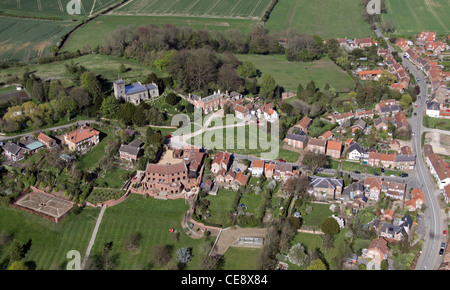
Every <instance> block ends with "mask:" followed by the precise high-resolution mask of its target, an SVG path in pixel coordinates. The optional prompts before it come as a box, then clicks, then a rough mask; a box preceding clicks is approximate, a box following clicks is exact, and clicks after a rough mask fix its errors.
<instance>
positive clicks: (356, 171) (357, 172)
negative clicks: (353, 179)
mask: <svg viewBox="0 0 450 290" xmlns="http://www.w3.org/2000/svg"><path fill="white" fill-rule="evenodd" d="M353 173H356V174H360V173H361V172H359V171H358V170H355V171H353Z"/></svg>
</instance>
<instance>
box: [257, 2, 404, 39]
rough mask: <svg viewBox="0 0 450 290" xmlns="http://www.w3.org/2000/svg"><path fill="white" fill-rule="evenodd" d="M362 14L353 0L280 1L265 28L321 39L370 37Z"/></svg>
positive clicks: (358, 5) (359, 7)
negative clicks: (319, 37)
mask: <svg viewBox="0 0 450 290" xmlns="http://www.w3.org/2000/svg"><path fill="white" fill-rule="evenodd" d="M408 1H409V0H408ZM363 12H364V7H363V6H361V5H360V1H356V0H341V1H334V0H316V1H311V0H279V1H278V3H277V5H275V8H274V10H273V11H272V13H271V14H270V17H269V20H268V21H267V23H266V26H265V27H266V28H267V29H268V30H269V31H270V32H285V31H287V30H289V29H292V30H294V31H297V32H300V33H306V34H318V35H320V36H321V37H322V38H330V37H349V38H355V37H369V36H372V35H373V32H372V30H371V28H370V25H369V24H367V23H366V22H364V18H363Z"/></svg>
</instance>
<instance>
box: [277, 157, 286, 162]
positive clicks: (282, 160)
mask: <svg viewBox="0 0 450 290" xmlns="http://www.w3.org/2000/svg"><path fill="white" fill-rule="evenodd" d="M278 161H280V162H283V163H286V160H284V159H281V158H280V159H278Z"/></svg>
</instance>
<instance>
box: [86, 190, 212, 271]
mask: <svg viewBox="0 0 450 290" xmlns="http://www.w3.org/2000/svg"><path fill="white" fill-rule="evenodd" d="M187 209H188V205H185V201H184V200H183V199H178V200H159V199H154V198H147V199H145V198H144V197H143V196H140V195H136V194H132V195H130V197H128V199H126V200H125V201H123V202H122V203H120V204H118V205H116V206H113V207H110V208H108V209H107V210H106V211H105V215H104V216H103V220H102V223H101V225H100V228H99V231H98V235H97V238H96V241H95V244H94V247H93V249H92V252H91V253H92V254H97V253H101V252H102V251H103V245H104V243H106V242H111V241H112V242H113V249H112V252H111V255H116V254H118V255H119V265H118V266H117V268H116V269H118V270H120V269H128V270H131V269H148V268H151V269H158V268H157V267H156V266H155V265H154V264H153V263H152V262H153V258H152V251H153V249H154V247H155V246H157V245H167V246H169V248H170V249H171V256H172V259H171V261H172V263H174V264H176V250H177V249H179V248H182V247H191V248H192V253H193V258H192V261H191V262H189V263H188V264H187V269H188V270H189V269H190V270H195V269H199V261H200V258H201V256H202V253H203V252H202V251H203V250H202V244H203V242H204V240H203V239H192V238H190V237H189V236H187V235H186V234H185V233H184V231H183V229H182V228H181V218H182V215H183V214H184V213H185V212H186V211H187ZM172 228H174V229H176V230H177V231H179V232H180V240H179V241H178V242H176V241H175V239H174V233H170V232H169V229H172ZM132 233H141V234H142V240H141V242H140V246H139V248H137V249H135V250H128V249H126V238H127V236H128V235H129V234H132ZM163 268H164V269H165V268H166V267H163Z"/></svg>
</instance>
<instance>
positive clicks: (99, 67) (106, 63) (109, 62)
mask: <svg viewBox="0 0 450 290" xmlns="http://www.w3.org/2000/svg"><path fill="white" fill-rule="evenodd" d="M71 61H72V60H66V61H60V62H52V63H47V64H40V65H30V66H29V68H30V72H34V74H35V75H36V76H38V77H40V78H41V79H43V80H50V79H59V80H61V82H62V83H63V85H66V86H70V85H72V81H71V80H70V78H69V77H68V76H67V75H66V67H65V64H70V62H71ZM73 61H74V62H75V63H76V64H79V65H82V66H84V67H86V68H87V69H88V70H90V71H92V72H93V73H94V74H96V75H102V77H103V78H105V79H107V80H109V81H113V80H115V79H117V75H118V73H119V67H120V65H121V64H123V65H125V67H126V68H127V72H125V73H120V77H121V78H122V79H124V81H126V82H128V81H131V80H141V81H143V79H145V77H146V76H147V75H148V74H149V73H150V72H152V71H153V72H155V73H156V74H157V75H159V76H162V73H161V72H160V71H158V70H157V69H154V68H152V67H150V66H147V65H145V64H143V63H141V62H138V61H135V60H132V59H123V58H120V57H115V56H108V55H93V54H91V55H85V56H81V57H79V58H75V59H73ZM25 69H26V67H13V68H8V69H3V70H0V83H1V82H5V81H6V80H7V79H8V78H10V77H11V76H17V77H19V78H21V77H22V75H23V73H24V72H25Z"/></svg>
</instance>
